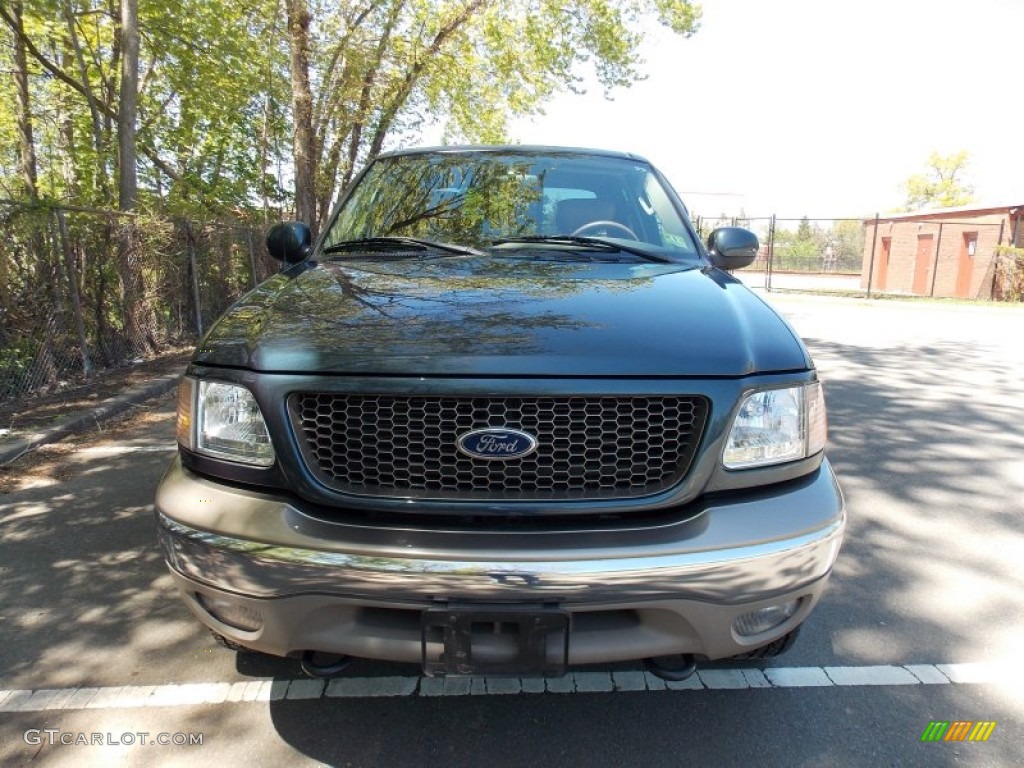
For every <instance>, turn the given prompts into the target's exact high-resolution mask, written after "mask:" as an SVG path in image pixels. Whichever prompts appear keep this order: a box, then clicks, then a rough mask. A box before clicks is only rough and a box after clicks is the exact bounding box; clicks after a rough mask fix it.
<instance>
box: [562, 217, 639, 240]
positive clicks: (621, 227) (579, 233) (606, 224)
mask: <svg viewBox="0 0 1024 768" xmlns="http://www.w3.org/2000/svg"><path fill="white" fill-rule="evenodd" d="M591 229H615V230H618V231H619V232H623V233H625V235H626V237H628V238H629V239H630V240H639V239H640V238H639V237H637V236H636V232H634V231H633V230H632V229H630V228H629V227H627V226H626V225H625V224H619V222H617V221H592V222H590V223H589V224H584V225H583V226H582V227H580V228H579V229H577V230H576V231H575V232H573V233H572V236H573V237H583V236H584V235H585V233H586V232H587V231H588V230H591Z"/></svg>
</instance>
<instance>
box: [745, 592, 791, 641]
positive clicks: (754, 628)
mask: <svg viewBox="0 0 1024 768" xmlns="http://www.w3.org/2000/svg"><path fill="white" fill-rule="evenodd" d="M798 605H800V601H799V600H790V601H789V602H788V603H781V604H779V605H769V606H768V607H767V608H758V609H757V610H756V611H751V612H750V613H744V614H743V615H742V616H740V617H739V618H738V619H736V620H735V621H734V622H733V623H732V628H733V631H735V632H736V634H737V635H740V636H742V637H751V636H752V635H759V634H761V633H762V632H767V631H768V630H769V629H775V627H777V626H779V625H781V624H783V623H785V622H786V621H787V620H788V619H789V618H790V617H791V616H792V615H793V614H794V613H796V608H797V606H798Z"/></svg>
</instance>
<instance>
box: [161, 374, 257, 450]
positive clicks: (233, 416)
mask: <svg viewBox="0 0 1024 768" xmlns="http://www.w3.org/2000/svg"><path fill="white" fill-rule="evenodd" d="M178 442H179V443H181V445H182V446H184V447H185V448H188V449H189V450H190V451H195V452H196V453H203V454H206V455H207V456H215V457H217V458H218V459H228V460H229V461H237V462H240V463H242V464H255V465H256V466H260V467H269V466H270V465H271V464H273V463H274V448H273V446H272V445H271V443H270V435H269V434H268V433H267V425H266V423H265V422H264V421H263V414H262V413H260V407H259V406H258V405H257V404H256V398H254V397H253V396H252V393H251V392H250V391H249V390H247V389H246V388H245V387H239V386H237V385H235V384H225V383H223V382H219V381H195V380H194V379H189V378H184V379H182V381H181V385H180V386H179V388H178Z"/></svg>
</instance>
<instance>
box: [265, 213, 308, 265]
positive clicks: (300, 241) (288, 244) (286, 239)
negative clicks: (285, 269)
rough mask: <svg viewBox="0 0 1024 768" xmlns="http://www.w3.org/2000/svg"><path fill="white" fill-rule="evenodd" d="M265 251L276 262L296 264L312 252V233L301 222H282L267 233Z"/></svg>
mask: <svg viewBox="0 0 1024 768" xmlns="http://www.w3.org/2000/svg"><path fill="white" fill-rule="evenodd" d="M267 250H268V251H270V255H271V256H273V257H274V258H275V259H277V260H278V261H283V262H285V263H287V264H298V263H299V262H300V261H302V260H304V259H305V258H306V257H307V256H309V252H310V251H311V250H313V233H312V232H311V231H310V229H309V227H308V226H307V225H306V224H305V223H303V222H301V221H283V222H281V223H280V224H275V225H274V226H273V227H271V228H270V231H269V232H268V233H267Z"/></svg>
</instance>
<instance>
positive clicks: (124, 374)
mask: <svg viewBox="0 0 1024 768" xmlns="http://www.w3.org/2000/svg"><path fill="white" fill-rule="evenodd" d="M191 352H192V348H191V347H188V348H181V349H175V350H172V351H169V352H168V353H167V354H164V355H161V356H160V357H155V358H153V359H151V360H144V361H143V362H141V363H137V364H135V365H126V366H123V367H119V368H111V369H109V370H105V371H99V372H97V373H96V374H95V375H94V376H93V379H92V381H90V382H89V383H87V384H84V385H82V386H78V387H74V388H69V389H65V390H61V391H59V392H54V393H51V394H45V395H37V396H35V397H27V398H23V399H20V400H16V401H9V402H0V430H3V429H8V430H11V431H12V432H22V433H24V432H31V431H32V430H33V429H34V428H40V427H47V426H50V425H51V424H52V423H53V422H54V421H56V420H57V419H59V418H61V417H63V416H66V415H67V414H69V413H74V412H76V411H82V410H88V409H90V408H94V407H95V406H96V405H98V404H99V403H101V402H103V401H104V400H106V399H107V398H109V397H113V396H114V395H116V394H118V393H119V392H122V391H123V390H125V389H130V388H132V387H135V386H139V385H142V384H145V383H147V382H149V381H151V380H153V379H155V378H157V377H159V376H164V375H166V374H169V373H174V372H175V371H182V372H183V371H184V370H185V366H186V365H188V358H189V355H190V354H191Z"/></svg>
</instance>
